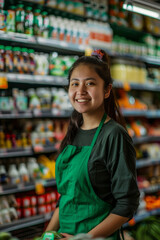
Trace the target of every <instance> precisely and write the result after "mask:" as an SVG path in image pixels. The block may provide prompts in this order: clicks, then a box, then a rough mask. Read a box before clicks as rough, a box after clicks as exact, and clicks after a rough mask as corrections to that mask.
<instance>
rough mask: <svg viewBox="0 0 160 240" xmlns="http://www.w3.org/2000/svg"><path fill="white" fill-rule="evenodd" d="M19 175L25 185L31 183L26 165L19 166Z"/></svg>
mask: <svg viewBox="0 0 160 240" xmlns="http://www.w3.org/2000/svg"><path fill="white" fill-rule="evenodd" d="M19 175H20V179H21V182H23V183H26V182H29V172H28V169H27V167H26V165H25V164H24V163H20V164H19Z"/></svg>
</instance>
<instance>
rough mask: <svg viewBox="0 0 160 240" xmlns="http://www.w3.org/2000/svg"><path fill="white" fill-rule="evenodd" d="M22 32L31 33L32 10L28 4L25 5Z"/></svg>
mask: <svg viewBox="0 0 160 240" xmlns="http://www.w3.org/2000/svg"><path fill="white" fill-rule="evenodd" d="M24 33H25V34H28V35H30V36H32V35H33V12H32V7H30V6H27V7H26V11H25V21H24Z"/></svg>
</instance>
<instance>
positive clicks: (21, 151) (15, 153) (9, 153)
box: [0, 147, 34, 159]
mask: <svg viewBox="0 0 160 240" xmlns="http://www.w3.org/2000/svg"><path fill="white" fill-rule="evenodd" d="M33 154H34V152H33V150H32V147H26V148H12V149H8V150H7V149H0V159H1V158H10V157H27V156H32V155H33Z"/></svg>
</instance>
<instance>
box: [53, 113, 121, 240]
mask: <svg viewBox="0 0 160 240" xmlns="http://www.w3.org/2000/svg"><path fill="white" fill-rule="evenodd" d="M106 117H107V115H106V114H104V116H103V118H102V120H101V122H100V124H99V127H98V128H97V131H96V133H95V135H94V138H93V140H92V143H91V145H90V146H83V147H77V146H73V145H68V146H66V147H65V148H64V150H63V151H62V153H61V154H60V155H59V156H58V158H57V160H56V182H57V190H58V192H59V194H60V195H61V200H60V204H59V223H60V229H59V232H63V233H68V234H72V235H76V234H78V233H88V232H89V231H90V230H91V229H92V228H94V227H95V226H96V225H98V224H99V223H100V222H102V221H103V220H104V219H105V218H106V217H107V216H108V215H109V213H110V211H111V209H112V206H111V205H110V204H108V203H107V202H104V201H103V200H101V199H100V198H99V197H98V196H97V195H96V193H95V192H94V190H93V187H92V185H91V182H90V178H89V174H88V160H89V158H90V155H91V152H92V149H93V146H94V144H95V142H96V140H97V137H98V135H99V132H100V130H101V128H102V126H103V123H104V121H105V119H106ZM107 239H110V240H119V239H120V236H119V231H117V232H115V233H114V234H113V235H112V236H110V238H107Z"/></svg>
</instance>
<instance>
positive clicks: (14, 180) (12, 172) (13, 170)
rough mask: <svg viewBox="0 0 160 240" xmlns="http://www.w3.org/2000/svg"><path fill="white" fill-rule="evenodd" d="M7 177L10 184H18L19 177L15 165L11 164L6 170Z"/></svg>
mask: <svg viewBox="0 0 160 240" xmlns="http://www.w3.org/2000/svg"><path fill="white" fill-rule="evenodd" d="M8 176H9V178H10V182H11V183H12V184H18V183H20V176H19V173H18V170H17V168H16V165H15V164H11V165H10V166H9V170H8Z"/></svg>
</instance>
